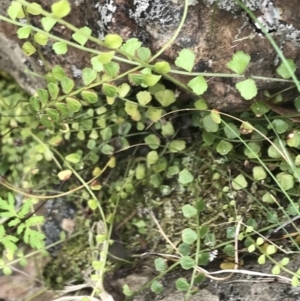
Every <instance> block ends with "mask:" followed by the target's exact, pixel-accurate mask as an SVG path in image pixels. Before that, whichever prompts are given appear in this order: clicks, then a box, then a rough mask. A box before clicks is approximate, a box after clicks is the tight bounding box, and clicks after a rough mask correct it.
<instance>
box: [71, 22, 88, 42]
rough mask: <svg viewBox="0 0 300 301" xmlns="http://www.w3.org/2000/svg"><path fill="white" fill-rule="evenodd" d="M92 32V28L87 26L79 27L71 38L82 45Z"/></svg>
mask: <svg viewBox="0 0 300 301" xmlns="http://www.w3.org/2000/svg"><path fill="white" fill-rule="evenodd" d="M91 34H92V30H91V29H90V28H89V27H87V26H84V27H81V28H80V29H79V30H78V31H77V32H75V33H73V34H72V38H73V39H74V41H76V42H77V43H78V44H79V45H81V46H84V44H85V43H86V42H87V41H88V39H89V38H90V36H91Z"/></svg>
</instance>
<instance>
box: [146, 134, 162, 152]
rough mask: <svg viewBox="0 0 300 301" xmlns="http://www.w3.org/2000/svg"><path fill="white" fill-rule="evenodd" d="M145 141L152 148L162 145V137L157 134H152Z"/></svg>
mask: <svg viewBox="0 0 300 301" xmlns="http://www.w3.org/2000/svg"><path fill="white" fill-rule="evenodd" d="M145 143H146V144H147V145H148V146H149V147H150V148H151V149H158V148H159V146H160V139H159V138H158V137H157V136H156V135H154V134H150V135H148V136H147V137H146V138H145Z"/></svg>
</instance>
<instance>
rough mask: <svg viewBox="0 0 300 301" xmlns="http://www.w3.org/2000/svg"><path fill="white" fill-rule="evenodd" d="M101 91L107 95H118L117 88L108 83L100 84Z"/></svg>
mask: <svg viewBox="0 0 300 301" xmlns="http://www.w3.org/2000/svg"><path fill="white" fill-rule="evenodd" d="M102 92H103V93H104V94H105V95H106V96H108V97H116V96H118V90H117V88H116V87H115V86H113V85H109V84H103V85H102Z"/></svg>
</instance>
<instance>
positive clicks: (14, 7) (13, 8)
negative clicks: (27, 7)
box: [7, 1, 24, 20]
mask: <svg viewBox="0 0 300 301" xmlns="http://www.w3.org/2000/svg"><path fill="white" fill-rule="evenodd" d="M20 13H21V14H22V13H23V14H24V12H23V9H22V4H21V3H20V2H17V1H12V2H11V4H10V6H9V7H8V9H7V14H8V16H9V17H10V18H11V19H12V20H16V19H17V18H19V17H20V16H19V15H20Z"/></svg>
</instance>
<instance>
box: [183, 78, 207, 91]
mask: <svg viewBox="0 0 300 301" xmlns="http://www.w3.org/2000/svg"><path fill="white" fill-rule="evenodd" d="M188 86H189V87H190V88H191V89H192V90H193V92H194V93H195V94H196V95H201V94H203V93H204V92H205V91H206V90H207V88H208V85H207V83H206V80H205V78H204V77H203V76H202V75H199V76H197V77H195V78H193V79H191V80H190V81H189V82H188Z"/></svg>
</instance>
